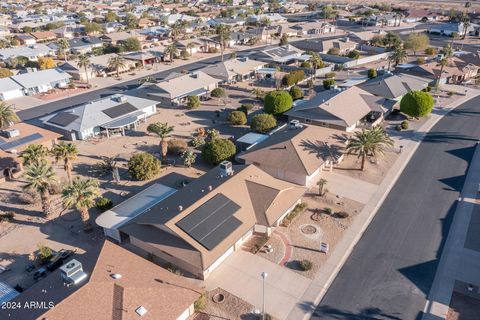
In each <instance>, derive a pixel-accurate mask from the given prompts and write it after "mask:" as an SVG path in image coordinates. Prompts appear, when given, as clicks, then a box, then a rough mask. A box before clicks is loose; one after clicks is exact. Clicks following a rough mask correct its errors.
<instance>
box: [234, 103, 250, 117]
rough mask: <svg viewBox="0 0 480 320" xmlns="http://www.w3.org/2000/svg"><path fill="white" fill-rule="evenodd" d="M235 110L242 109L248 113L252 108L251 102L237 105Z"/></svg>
mask: <svg viewBox="0 0 480 320" xmlns="http://www.w3.org/2000/svg"><path fill="white" fill-rule="evenodd" d="M237 110H238V111H242V112H244V113H245V114H246V115H248V113H249V112H250V111H252V110H253V104H251V103H245V104H242V105H241V106H240V107H238V109H237Z"/></svg>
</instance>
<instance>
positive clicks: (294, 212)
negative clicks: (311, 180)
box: [282, 202, 308, 227]
mask: <svg viewBox="0 0 480 320" xmlns="http://www.w3.org/2000/svg"><path fill="white" fill-rule="evenodd" d="M307 206H308V205H307V203H306V202H301V203H299V204H297V205H296V206H295V208H293V210H292V211H291V212H290V213H289V214H288V215H287V216H286V217H285V218H284V219H283V221H282V225H283V226H284V227H288V226H289V225H290V223H291V222H292V221H293V219H295V218H296V217H297V216H298V215H299V214H300V213H302V212H303V211H305V209H307Z"/></svg>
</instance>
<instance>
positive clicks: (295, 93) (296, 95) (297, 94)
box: [289, 86, 304, 100]
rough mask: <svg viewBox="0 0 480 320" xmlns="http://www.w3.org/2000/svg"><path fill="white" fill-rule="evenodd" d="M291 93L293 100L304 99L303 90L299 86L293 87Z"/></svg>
mask: <svg viewBox="0 0 480 320" xmlns="http://www.w3.org/2000/svg"><path fill="white" fill-rule="evenodd" d="M289 93H290V95H291V96H292V99H293V100H298V99H303V96H304V94H303V90H302V88H300V87H298V86H293V87H291V88H290V91H289Z"/></svg>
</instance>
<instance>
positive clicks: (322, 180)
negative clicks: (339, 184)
mask: <svg viewBox="0 0 480 320" xmlns="http://www.w3.org/2000/svg"><path fill="white" fill-rule="evenodd" d="M327 182H328V181H327V179H325V178H320V180H318V182H317V186H318V195H319V196H320V197H321V196H323V189H324V188H325V186H326V185H327Z"/></svg>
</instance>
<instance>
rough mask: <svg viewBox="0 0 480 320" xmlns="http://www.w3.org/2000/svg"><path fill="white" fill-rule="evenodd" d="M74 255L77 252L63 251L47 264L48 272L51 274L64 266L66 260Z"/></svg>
mask: <svg viewBox="0 0 480 320" xmlns="http://www.w3.org/2000/svg"><path fill="white" fill-rule="evenodd" d="M74 253H75V252H74V251H72V250H65V249H61V250H60V251H58V252H57V253H56V254H55V256H54V257H53V258H52V259H51V260H50V262H49V263H48V264H47V270H48V271H50V272H52V271H55V270H56V269H58V268H59V267H60V266H61V265H62V264H63V262H64V261H65V260H66V259H68V258H69V257H70V256H71V255H72V254H74Z"/></svg>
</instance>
